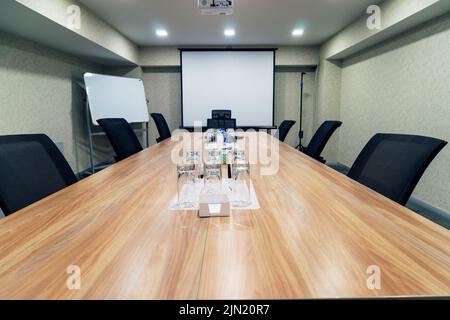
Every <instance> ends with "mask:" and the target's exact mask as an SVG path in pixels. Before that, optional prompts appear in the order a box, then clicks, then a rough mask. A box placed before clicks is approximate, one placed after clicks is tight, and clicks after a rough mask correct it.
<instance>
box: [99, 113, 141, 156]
mask: <svg viewBox="0 0 450 320" xmlns="http://www.w3.org/2000/svg"><path fill="white" fill-rule="evenodd" d="M97 122H98V124H99V125H100V127H102V129H103V131H105V133H106V136H107V137H108V139H109V142H110V143H111V145H112V147H113V149H114V151H115V153H116V160H117V161H121V160H123V159H126V158H128V157H130V156H132V155H134V154H136V153H138V152H139V151H142V150H143V149H142V146H141V143H140V142H139V139H138V138H137V136H136V133H134V131H133V128H132V127H131V126H130V124H129V123H128V122H127V120H125V119H122V118H109V119H99V120H97Z"/></svg>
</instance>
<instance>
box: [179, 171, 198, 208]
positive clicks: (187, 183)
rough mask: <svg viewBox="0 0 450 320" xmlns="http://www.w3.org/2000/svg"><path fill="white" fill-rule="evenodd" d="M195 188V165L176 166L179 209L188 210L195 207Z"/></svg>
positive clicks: (196, 200)
mask: <svg viewBox="0 0 450 320" xmlns="http://www.w3.org/2000/svg"><path fill="white" fill-rule="evenodd" d="M197 202H198V199H197V194H196V187H195V165H194V164H193V163H182V164H179V165H177V205H178V207H179V208H180V209H190V208H195V207H196V206H197Z"/></svg>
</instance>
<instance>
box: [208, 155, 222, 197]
mask: <svg viewBox="0 0 450 320" xmlns="http://www.w3.org/2000/svg"><path fill="white" fill-rule="evenodd" d="M204 181H205V186H204V191H205V193H213V194H218V193H221V191H222V166H221V165H220V164H219V163H205V176H204Z"/></svg>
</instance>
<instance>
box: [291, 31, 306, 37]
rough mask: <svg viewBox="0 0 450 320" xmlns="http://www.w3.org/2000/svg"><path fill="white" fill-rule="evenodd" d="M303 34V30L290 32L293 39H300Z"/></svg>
mask: <svg viewBox="0 0 450 320" xmlns="http://www.w3.org/2000/svg"><path fill="white" fill-rule="evenodd" d="M303 33H305V30H303V29H294V31H292V35H293V36H294V37H300V36H302V35H303Z"/></svg>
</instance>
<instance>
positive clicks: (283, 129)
mask: <svg viewBox="0 0 450 320" xmlns="http://www.w3.org/2000/svg"><path fill="white" fill-rule="evenodd" d="M294 124H295V121H293V120H284V121H283V122H282V123H281V124H280V126H279V127H278V132H277V134H276V137H277V138H278V139H279V140H280V141H282V142H284V140H286V137H287V135H288V133H289V131H290V130H291V128H292V127H293V126H294Z"/></svg>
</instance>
